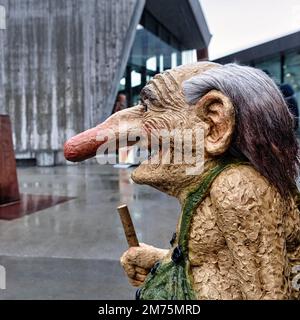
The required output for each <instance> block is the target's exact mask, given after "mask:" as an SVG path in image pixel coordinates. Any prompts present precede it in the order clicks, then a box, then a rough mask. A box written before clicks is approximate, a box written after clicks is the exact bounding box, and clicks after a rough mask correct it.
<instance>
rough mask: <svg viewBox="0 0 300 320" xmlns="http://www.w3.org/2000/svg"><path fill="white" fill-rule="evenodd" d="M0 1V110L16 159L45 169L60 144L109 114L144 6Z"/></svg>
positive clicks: (79, 0) (83, 0) (131, 0)
mask: <svg viewBox="0 0 300 320" xmlns="http://www.w3.org/2000/svg"><path fill="white" fill-rule="evenodd" d="M2 3H3V5H4V6H5V8H6V11H7V30H6V31H5V33H4V52H5V56H4V60H3V61H4V63H3V65H4V72H3V74H4V76H3V80H4V105H5V111H6V112H7V113H8V114H9V115H10V116H11V120H12V124H13V132H14V145H15V149H16V155H17V157H18V158H22V157H23V158H30V157H37V158H38V157H39V155H41V154H42V155H43V156H42V157H40V159H41V160H40V164H47V163H48V164H52V163H53V162H54V159H55V157H54V156H55V154H57V153H58V154H60V153H61V150H62V145H63V143H64V141H65V140H66V139H67V138H69V137H70V136H72V135H74V134H76V133H78V132H80V131H82V130H84V129H86V128H88V127H90V126H93V125H95V124H97V123H99V122H100V121H102V120H103V119H104V118H105V117H106V116H107V115H108V114H109V113H110V111H111V110H112V107H113V106H112V104H113V100H114V98H115V94H116V90H117V86H118V80H119V77H120V75H121V74H122V70H121V69H122V67H124V61H125V60H126V59H127V56H128V54H129V49H130V46H131V43H132V41H131V40H132V39H133V38H132V37H133V35H134V33H135V28H136V25H137V23H138V20H139V18H140V15H141V13H142V10H143V6H144V3H145V1H144V0H3V1H2ZM130 39H131V40H130ZM0 40H1V39H0ZM126 55H127V56H126ZM47 157H50V159H48V161H47ZM45 159H46V160H45Z"/></svg>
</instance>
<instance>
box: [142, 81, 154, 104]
mask: <svg viewBox="0 0 300 320" xmlns="http://www.w3.org/2000/svg"><path fill="white" fill-rule="evenodd" d="M140 96H141V99H149V100H150V101H151V102H153V101H158V97H157V95H156V92H155V91H154V90H153V89H151V88H150V86H149V85H146V86H145V87H144V88H143V89H142V90H141V93H140Z"/></svg>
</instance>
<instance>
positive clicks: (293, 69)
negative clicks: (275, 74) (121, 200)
mask: <svg viewBox="0 0 300 320" xmlns="http://www.w3.org/2000/svg"><path fill="white" fill-rule="evenodd" d="M284 61H285V64H284V66H283V70H284V82H285V83H288V84H290V85H291V86H292V87H293V89H294V91H295V98H296V99H297V102H298V105H300V52H291V53H288V54H286V55H285V59H284Z"/></svg>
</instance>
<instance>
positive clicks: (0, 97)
mask: <svg viewBox="0 0 300 320" xmlns="http://www.w3.org/2000/svg"><path fill="white" fill-rule="evenodd" d="M5 29H6V14H5V7H4V6H2V5H0V115H1V114H5V113H6V108H5V104H4V87H3V79H4V34H5Z"/></svg>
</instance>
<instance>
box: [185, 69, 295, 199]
mask: <svg viewBox="0 0 300 320" xmlns="http://www.w3.org/2000/svg"><path fill="white" fill-rule="evenodd" d="M183 90H184V94H185V98H186V100H187V102H188V103H189V104H195V103H196V102H197V101H198V100H199V99H200V98H201V97H203V96H204V95H205V94H206V93H208V92H209V91H211V90H218V91H221V92H222V93H223V94H225V95H226V96H227V97H229V98H230V99H231V101H232V103H233V106H234V108H235V117H236V127H235V132H234V136H233V140H232V143H231V147H230V149H229V153H231V154H233V155H235V156H236V155H238V156H242V157H245V158H247V159H248V160H249V161H250V162H251V163H252V164H253V166H254V167H255V168H256V169H257V170H258V171H259V172H260V173H261V174H262V175H263V176H265V177H266V178H267V179H268V180H269V181H270V182H271V183H272V184H273V185H275V186H276V187H277V188H278V190H279V192H280V193H281V194H282V195H283V196H287V195H288V194H289V192H290V191H292V189H293V188H294V187H295V179H296V177H297V174H298V169H299V157H298V143H297V139H296V136H295V134H294V130H293V118H292V116H291V114H290V112H289V109H288V107H287V105H286V103H285V101H284V98H283V96H282V94H281V92H280V91H279V89H278V88H277V86H276V84H275V83H274V81H273V80H272V79H271V78H270V77H269V76H268V75H266V74H265V73H264V72H263V71H261V70H258V69H255V68H251V67H246V66H240V65H237V64H227V65H224V66H218V67H215V68H212V69H209V70H207V71H205V72H203V73H201V74H200V75H199V76H195V77H193V78H191V79H189V80H187V81H185V82H184V83H183Z"/></svg>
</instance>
